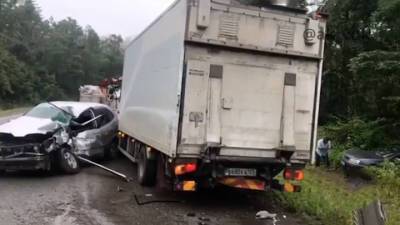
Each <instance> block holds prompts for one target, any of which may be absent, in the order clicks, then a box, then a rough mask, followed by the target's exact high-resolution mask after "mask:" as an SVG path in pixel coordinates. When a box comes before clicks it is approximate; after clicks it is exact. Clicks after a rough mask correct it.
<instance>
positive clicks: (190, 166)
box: [175, 163, 197, 176]
mask: <svg viewBox="0 0 400 225" xmlns="http://www.w3.org/2000/svg"><path fill="white" fill-rule="evenodd" d="M196 170H197V164H196V163H185V164H179V165H176V166H175V175H177V176H179V175H183V174H186V173H193V172H195V171H196Z"/></svg>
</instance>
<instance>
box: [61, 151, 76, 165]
mask: <svg viewBox="0 0 400 225" xmlns="http://www.w3.org/2000/svg"><path fill="white" fill-rule="evenodd" d="M64 158H65V160H66V161H67V164H68V166H69V167H71V168H73V169H75V168H76V167H77V166H78V162H77V161H76V159H75V157H74V156H73V155H72V154H71V153H70V152H64Z"/></svg>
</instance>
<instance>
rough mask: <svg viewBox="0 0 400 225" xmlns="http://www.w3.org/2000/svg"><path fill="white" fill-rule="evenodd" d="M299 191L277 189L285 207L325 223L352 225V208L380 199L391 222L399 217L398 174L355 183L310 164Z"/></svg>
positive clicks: (396, 223) (396, 224)
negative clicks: (281, 191) (355, 184)
mask: <svg viewBox="0 0 400 225" xmlns="http://www.w3.org/2000/svg"><path fill="white" fill-rule="evenodd" d="M305 175H306V176H305V180H304V181H303V184H302V187H303V189H302V192H300V193H277V195H278V197H279V198H280V202H281V203H282V204H283V206H284V207H286V208H288V209H289V210H293V211H294V212H297V213H301V214H306V215H308V216H311V217H313V218H315V219H317V220H319V221H321V223H322V224H326V225H352V224H353V223H352V213H353V210H356V209H359V208H363V207H365V206H366V205H368V204H370V203H371V202H373V201H374V200H377V199H380V200H381V201H382V202H383V204H384V205H385V208H386V209H387V213H388V217H389V221H388V223H387V224H388V225H398V224H399V223H398V221H400V186H399V185H400V179H399V178H398V174H397V175H396V174H392V175H393V176H389V175H388V176H386V177H382V176H381V177H377V178H376V180H375V181H374V182H369V183H367V184H363V185H360V186H358V187H353V186H352V185H351V183H349V182H348V181H347V180H346V179H345V178H344V177H343V176H342V174H340V173H338V172H328V171H325V170H324V169H316V168H307V169H306V171H305Z"/></svg>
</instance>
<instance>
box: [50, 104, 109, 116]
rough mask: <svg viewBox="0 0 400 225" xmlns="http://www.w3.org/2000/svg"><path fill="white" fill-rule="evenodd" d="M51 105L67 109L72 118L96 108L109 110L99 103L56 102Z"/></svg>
mask: <svg viewBox="0 0 400 225" xmlns="http://www.w3.org/2000/svg"><path fill="white" fill-rule="evenodd" d="M51 103H52V104H54V105H56V106H58V107H60V108H69V109H71V110H72V112H71V113H72V114H74V116H76V117H78V116H79V115H80V114H81V113H83V112H84V111H86V110H87V109H89V108H98V107H103V108H107V109H109V110H110V108H109V107H108V106H107V105H104V104H100V103H95V102H73V101H57V102H51Z"/></svg>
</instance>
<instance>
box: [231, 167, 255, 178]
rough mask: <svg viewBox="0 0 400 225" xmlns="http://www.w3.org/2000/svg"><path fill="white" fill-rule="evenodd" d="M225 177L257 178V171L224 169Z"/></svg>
mask: <svg viewBox="0 0 400 225" xmlns="http://www.w3.org/2000/svg"><path fill="white" fill-rule="evenodd" d="M225 176H234V177H255V176H257V170H256V169H243V168H228V169H225Z"/></svg>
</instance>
